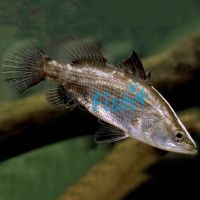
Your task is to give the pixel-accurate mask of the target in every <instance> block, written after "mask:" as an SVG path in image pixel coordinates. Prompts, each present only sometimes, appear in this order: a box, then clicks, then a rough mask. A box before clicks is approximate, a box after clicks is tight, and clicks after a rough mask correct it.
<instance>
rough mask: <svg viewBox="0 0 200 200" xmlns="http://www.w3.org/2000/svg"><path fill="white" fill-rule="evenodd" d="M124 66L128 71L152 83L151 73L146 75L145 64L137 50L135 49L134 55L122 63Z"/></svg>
mask: <svg viewBox="0 0 200 200" xmlns="http://www.w3.org/2000/svg"><path fill="white" fill-rule="evenodd" d="M122 66H123V67H124V68H125V71H127V72H128V73H131V74H133V75H134V76H136V77H138V78H140V79H143V80H147V81H149V83H150V73H148V76H146V74H145V71H144V66H143V64H142V62H141V60H140V58H139V56H138V55H137V54H136V52H135V51H133V53H132V55H131V56H129V57H128V58H127V59H126V60H125V61H124V62H123V63H122Z"/></svg>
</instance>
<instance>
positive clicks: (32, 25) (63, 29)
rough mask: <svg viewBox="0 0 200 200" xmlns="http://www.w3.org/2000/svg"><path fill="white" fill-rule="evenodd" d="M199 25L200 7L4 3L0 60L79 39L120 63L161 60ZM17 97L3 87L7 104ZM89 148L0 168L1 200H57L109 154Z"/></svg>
mask: <svg viewBox="0 0 200 200" xmlns="http://www.w3.org/2000/svg"><path fill="white" fill-rule="evenodd" d="M199 25H200V1H198V0H190V1H189V0H176V1H174V0H168V1H165V0H161V1H159V0H151V1H149V0H123V1H116V0H110V1H108V0H101V1H94V0H93V1H92V0H91V1H89V0H84V1H83V0H82V1H81V0H45V1H41V0H29V1H28V0H18V1H14V0H9V1H7V0H1V1H0V59H1V58H2V56H3V54H4V52H5V51H6V50H7V49H8V48H9V47H10V45H12V44H13V43H15V42H17V41H20V40H23V39H26V38H36V39H38V40H39V41H40V43H41V44H42V45H43V46H44V47H45V48H46V49H47V50H49V51H50V53H51V50H50V49H49V48H50V47H51V48H52V47H54V45H55V44H63V43H64V42H65V41H66V40H68V39H70V38H79V39H83V40H91V41H95V42H97V43H99V44H100V45H102V49H103V51H104V53H105V55H106V56H107V57H108V58H109V59H110V60H114V61H117V62H119V61H120V60H122V59H123V58H124V57H126V56H128V55H129V54H130V53H131V51H132V50H133V49H135V50H136V51H137V52H139V54H140V55H141V56H142V57H146V56H149V55H151V54H154V53H157V52H160V51H162V50H164V49H166V48H167V47H169V46H170V45H172V44H174V43H177V42H178V41H180V40H181V39H182V38H184V37H185V36H187V35H188V34H189V33H192V32H194V31H195V30H198V28H199ZM56 48H58V45H57V46H56V45H55V49H56ZM185 48H187V47H185ZM37 90H40V88H39V87H38V89H37ZM12 94H13V93H12V90H10V89H9V88H5V87H3V88H2V87H0V99H1V101H5V100H7V99H9V98H10V97H12ZM13 109H14V108H13ZM66 124H67V122H66ZM66 129H67V127H66ZM55 134H59V133H55ZM89 144H90V138H87V137H84V138H78V139H72V140H68V141H63V142H59V143H56V144H52V145H48V146H46V147H43V148H39V149H37V150H33V151H32V152H29V153H26V154H24V155H20V156H17V157H15V158H12V159H10V160H8V161H5V162H2V163H0V200H11V199H15V200H27V199H28V200H36V199H37V200H38V199H43V200H53V199H56V198H57V197H58V196H59V195H60V194H61V193H62V192H63V191H64V189H65V188H66V187H68V186H69V185H70V184H72V183H73V182H75V181H76V180H78V179H79V178H80V177H81V176H83V175H85V174H86V173H87V171H88V170H89V169H90V167H91V166H92V165H93V164H94V163H95V162H96V161H98V160H99V159H100V158H102V156H103V155H105V154H106V153H107V152H108V151H109V148H108V146H107V145H99V146H97V147H96V148H91V147H90V145H89ZM1 153H2V152H1Z"/></svg>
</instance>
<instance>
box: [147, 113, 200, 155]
mask: <svg viewBox="0 0 200 200" xmlns="http://www.w3.org/2000/svg"><path fill="white" fill-rule="evenodd" d="M145 136H147V137H146V138H148V139H147V140H148V143H149V144H152V145H153V146H155V147H157V148H160V149H163V150H167V151H172V152H176V153H183V154H196V153H197V147H196V144H195V142H194V140H193V139H192V137H191V136H190V134H189V133H188V131H187V130H186V128H185V126H184V125H183V124H182V122H181V121H180V120H179V119H178V118H177V120H176V121H174V120H172V119H170V118H167V117H161V116H160V118H159V119H157V120H156V123H155V121H154V126H153V127H151V128H149V129H148V130H146V133H145Z"/></svg>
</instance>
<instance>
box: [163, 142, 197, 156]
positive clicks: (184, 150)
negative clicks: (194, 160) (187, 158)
mask: <svg viewBox="0 0 200 200" xmlns="http://www.w3.org/2000/svg"><path fill="white" fill-rule="evenodd" d="M167 150H168V151H171V152H174V153H181V154H190V155H196V154H197V153H198V150H197V147H196V144H195V143H194V145H192V146H191V145H187V146H182V147H180V146H178V147H174V148H171V147H169V148H167Z"/></svg>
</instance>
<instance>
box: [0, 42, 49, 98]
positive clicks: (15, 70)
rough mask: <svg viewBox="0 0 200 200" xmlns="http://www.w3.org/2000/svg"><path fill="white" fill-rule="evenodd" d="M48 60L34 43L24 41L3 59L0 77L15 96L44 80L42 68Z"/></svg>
mask: <svg viewBox="0 0 200 200" xmlns="http://www.w3.org/2000/svg"><path fill="white" fill-rule="evenodd" d="M48 60H49V58H48V57H47V55H45V53H44V52H43V51H42V50H41V49H40V48H39V47H38V45H37V42H35V41H24V42H20V43H18V44H16V45H15V46H14V47H12V48H11V49H10V50H9V51H8V52H7V53H6V54H5V57H4V58H3V61H2V67H1V71H2V73H1V76H2V80H3V82H6V83H8V84H9V85H11V86H12V87H13V88H14V89H15V91H16V93H17V94H21V93H23V92H24V91H25V90H26V89H28V88H29V87H31V86H33V85H36V84H37V83H39V82H41V81H42V80H44V72H43V66H45V63H46V62H47V61H48Z"/></svg>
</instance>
